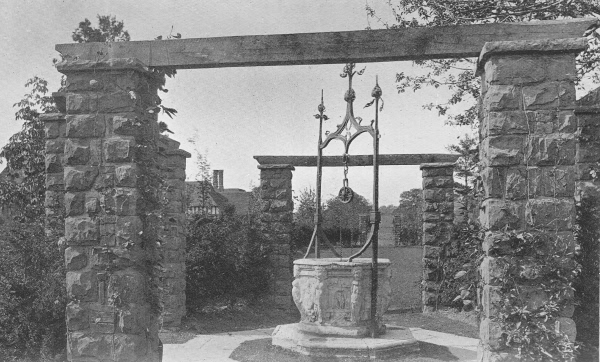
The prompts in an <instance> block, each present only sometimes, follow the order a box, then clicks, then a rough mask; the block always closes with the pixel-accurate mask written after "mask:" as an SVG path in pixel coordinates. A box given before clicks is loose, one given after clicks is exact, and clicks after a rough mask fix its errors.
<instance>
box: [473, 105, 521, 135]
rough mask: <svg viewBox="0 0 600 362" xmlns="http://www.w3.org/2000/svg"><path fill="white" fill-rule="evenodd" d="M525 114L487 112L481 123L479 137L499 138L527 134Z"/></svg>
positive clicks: (518, 112) (516, 112) (517, 112)
mask: <svg viewBox="0 0 600 362" xmlns="http://www.w3.org/2000/svg"><path fill="white" fill-rule="evenodd" d="M528 126H529V125H528V122H527V117H526V113H525V112H523V111H505V112H487V113H485V115H484V117H483V119H482V122H481V136H482V137H483V138H485V137H488V136H500V135H509V134H527V133H529V127H528Z"/></svg>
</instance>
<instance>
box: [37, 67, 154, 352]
mask: <svg viewBox="0 0 600 362" xmlns="http://www.w3.org/2000/svg"><path fill="white" fill-rule="evenodd" d="M57 69H58V70H59V71H60V72H62V73H64V74H65V75H66V84H65V86H64V87H63V88H62V90H61V93H55V94H54V96H55V100H56V103H57V106H58V108H59V110H60V111H61V112H64V113H65V120H66V121H65V123H66V127H65V131H64V132H65V138H64V156H63V159H62V163H63V166H64V170H62V171H58V168H56V169H53V168H50V167H49V168H48V171H49V173H48V180H50V181H49V182H55V183H56V184H57V185H58V184H59V181H58V179H59V177H58V176H59V175H61V174H62V176H63V182H64V187H65V191H66V192H65V196H64V203H65V215H66V218H65V240H66V245H67V249H66V251H65V263H66V268H67V275H66V284H67V297H68V305H67V309H66V318H67V330H68V332H67V352H68V358H69V360H70V361H91V360H98V361H139V362H142V361H144V362H146V361H150V362H153V361H158V345H159V341H158V328H157V326H158V323H157V317H158V312H159V309H160V306H159V302H158V293H157V290H156V287H155V285H156V276H155V275H154V270H155V269H156V268H155V266H156V263H157V255H156V254H157V253H156V245H157V238H156V225H157V221H156V219H157V216H156V214H155V211H156V209H157V208H158V194H159V190H160V174H159V172H158V167H157V164H156V161H157V160H156V149H157V138H158V127H157V122H156V112H153V113H149V112H148V109H152V108H154V107H156V101H157V94H156V92H157V86H158V85H159V84H162V83H163V82H164V77H157V76H156V75H155V73H153V72H150V71H148V70H147V68H146V67H145V66H143V64H141V63H139V61H137V60H135V59H111V60H108V61H97V62H93V61H64V62H61V63H59V64H58V66H57ZM47 121H48V123H47V124H48V128H47V129H48V132H47V135H48V136H55V135H56V132H55V128H53V127H55V126H54V125H53V124H51V123H50V120H47ZM52 122H54V121H52ZM58 129H59V132H58V133H59V135H60V129H61V128H60V123H59V126H58ZM57 139H60V137H58V138H57V137H55V138H49V139H48V142H47V144H48V145H51V144H52V143H53V142H55V141H56V140H57ZM55 143H56V142H55ZM56 147H57V148H59V145H58V144H57V145H56ZM55 154H56V155H58V154H59V152H58V151H57V152H55ZM57 159H58V158H57ZM49 160H52V157H50V158H49ZM53 167H54V166H53ZM53 170H56V171H57V172H56V173H54V172H51V171H53ZM55 177H56V181H54V178H55ZM48 196H49V198H48V199H47V203H48V204H51V201H50V199H51V197H52V195H48Z"/></svg>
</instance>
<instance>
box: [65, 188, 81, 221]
mask: <svg viewBox="0 0 600 362" xmlns="http://www.w3.org/2000/svg"><path fill="white" fill-rule="evenodd" d="M84 204H85V193H83V192H76V193H73V192H67V193H65V212H66V215H67V216H78V215H82V214H83V213H84V211H85V209H84Z"/></svg>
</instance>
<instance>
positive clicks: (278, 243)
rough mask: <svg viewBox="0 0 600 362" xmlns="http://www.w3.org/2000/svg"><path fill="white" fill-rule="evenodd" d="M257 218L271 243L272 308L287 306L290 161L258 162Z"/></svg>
mask: <svg viewBox="0 0 600 362" xmlns="http://www.w3.org/2000/svg"><path fill="white" fill-rule="evenodd" d="M258 168H259V169H260V198H261V205H262V213H261V222H262V223H263V230H264V231H263V232H264V235H265V237H266V238H267V240H269V242H270V243H271V245H272V246H273V254H272V259H271V262H272V265H273V278H272V289H271V293H272V297H273V300H274V303H275V304H274V305H275V307H276V308H280V309H291V308H292V307H293V305H294V304H293V300H292V281H293V277H292V270H293V266H292V259H291V252H290V243H291V241H292V236H291V231H292V219H293V212H294V202H293V201H292V171H293V170H294V166H291V165H259V166H258Z"/></svg>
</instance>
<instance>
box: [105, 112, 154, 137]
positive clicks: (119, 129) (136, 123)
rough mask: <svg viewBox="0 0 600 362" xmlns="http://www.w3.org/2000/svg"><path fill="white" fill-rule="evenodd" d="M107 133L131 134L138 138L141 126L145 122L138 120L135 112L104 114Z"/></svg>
mask: <svg viewBox="0 0 600 362" xmlns="http://www.w3.org/2000/svg"><path fill="white" fill-rule="evenodd" d="M106 123H107V126H108V130H109V134H112V135H121V136H132V137H135V138H138V137H140V136H141V134H142V127H143V126H144V125H145V123H146V122H144V121H142V120H140V119H139V118H138V115H137V114H135V113H130V114H126V113H125V114H116V115H106Z"/></svg>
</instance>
